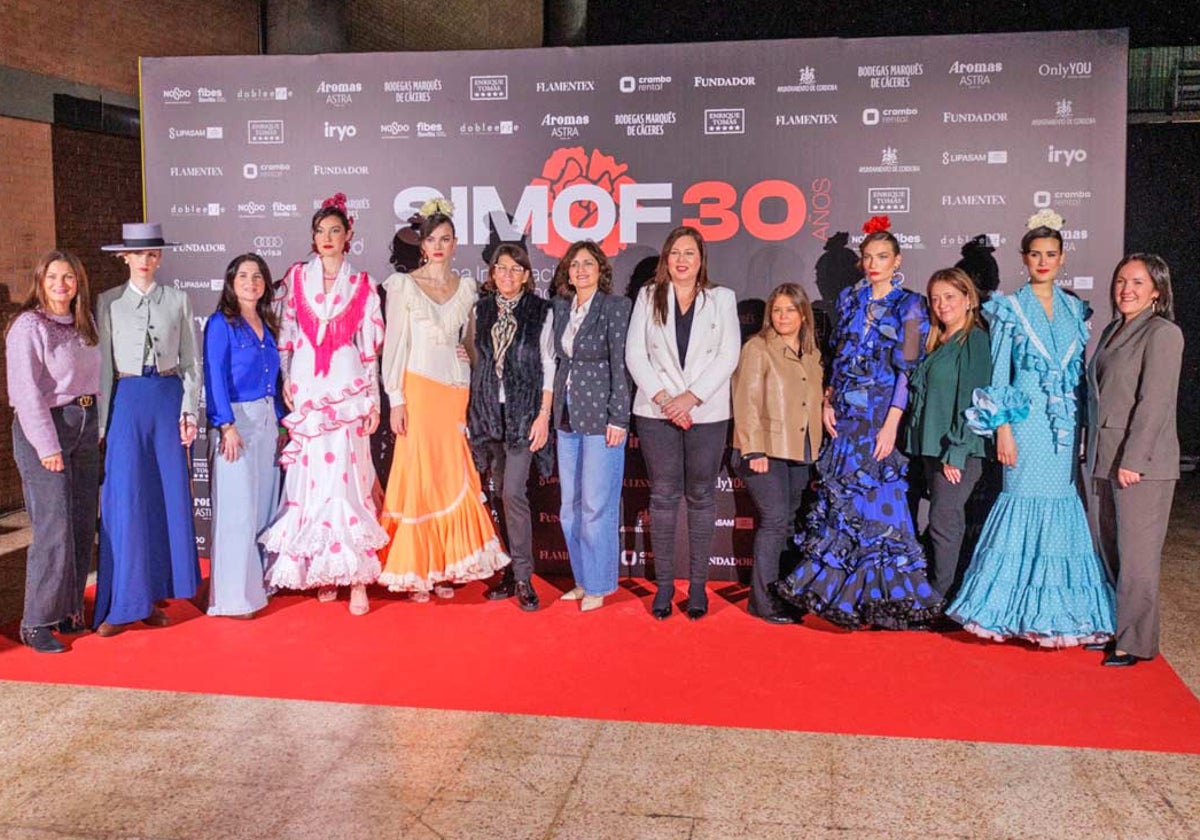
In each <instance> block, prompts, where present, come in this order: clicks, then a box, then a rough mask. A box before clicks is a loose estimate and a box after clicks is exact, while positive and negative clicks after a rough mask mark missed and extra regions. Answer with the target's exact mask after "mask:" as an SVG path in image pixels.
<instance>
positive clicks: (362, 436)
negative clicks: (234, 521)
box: [259, 258, 388, 589]
mask: <svg viewBox="0 0 1200 840" xmlns="http://www.w3.org/2000/svg"><path fill="white" fill-rule="evenodd" d="M284 286H285V288H284V290H283V317H282V319H281V323H280V340H279V351H280V357H281V360H282V365H283V370H284V371H285V377H286V379H287V384H286V385H285V387H286V388H287V389H288V392H289V394H290V396H291V400H292V407H293V410H292V412H291V413H290V414H288V415H287V416H286V417H284V418H283V425H284V426H285V427H286V428H287V430H288V434H289V438H290V439H289V441H288V444H287V446H286V447H285V448H284V450H283V453H282V455H281V456H280V459H279V463H280V465H281V466H282V467H283V468H284V470H285V473H284V487H283V498H282V499H281V501H280V505H279V511H278V513H277V514H276V517H275V521H274V522H273V523H272V524H271V526H270V527H269V528H267V529H266V530H265V531H264V532H263V533H262V534H261V535H260V537H259V542H261V543H262V545H263V547H264V548H265V549H266V552H267V555H268V565H267V570H266V582H267V586H268V587H270V588H272V589H312V588H315V587H321V586H349V585H352V584H358V583H373V582H374V581H375V579H376V578H378V577H379V569H380V567H379V557H378V555H377V553H376V552H377V550H378V549H379V548H381V547H383V546H385V545H387V542H388V535H387V533H386V532H385V531H384V530H383V528H381V527H380V526H379V515H378V512H377V510H376V507H375V502H374V499H373V491H374V489H375V486H376V483H377V478H376V476H375V470H374V466H373V465H372V462H371V450H370V438H369V436H368V435H367V432H366V430H365V428H364V423H365V421H366V420H367V417H368V415H369V414H370V412H371V411H376V412H378V411H379V389H378V382H377V379H376V372H375V371H376V359H377V358H378V354H379V348H380V346H381V345H382V343H383V318H382V314H381V310H380V305H379V296H378V294H377V293H376V291H375V283H374V281H373V280H372V279H371V277H370V276H369V275H368V274H367V273H366V272H365V271H364V272H357V271H355V270H354V268H353V267H351V265H350V263H349V262H348V261H344V262H343V263H342V268H341V272H340V273H339V274H338V277H337V279H336V280H335V281H334V283H333V286H332V287H331V289H330V291H329V293H328V294H326V293H325V291H324V280H323V278H322V268H321V261H320V260H319V259H316V258H314V259H312V260H311V261H309V262H308V263H296V264H295V265H293V266H292V267H291V268H290V269H288V272H287V274H286V276H285V278H284Z"/></svg>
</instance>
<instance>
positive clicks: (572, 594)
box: [558, 586, 583, 601]
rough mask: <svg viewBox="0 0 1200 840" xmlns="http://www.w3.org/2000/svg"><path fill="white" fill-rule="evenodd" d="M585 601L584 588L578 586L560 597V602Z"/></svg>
mask: <svg viewBox="0 0 1200 840" xmlns="http://www.w3.org/2000/svg"><path fill="white" fill-rule="evenodd" d="M582 599H583V587H582V586H576V587H575V588H574V589H571V590H568V591H567V592H564V593H563V594H562V595H560V596H559V597H558V600H560V601H580V600H582Z"/></svg>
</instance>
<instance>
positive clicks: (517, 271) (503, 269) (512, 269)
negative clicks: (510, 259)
mask: <svg viewBox="0 0 1200 840" xmlns="http://www.w3.org/2000/svg"><path fill="white" fill-rule="evenodd" d="M492 271H493V272H494V273H496V274H499V275H500V276H501V277H520V276H521V275H522V274H524V273H525V266H523V265H510V266H503V265H498V266H496V267H495V268H493V269H492Z"/></svg>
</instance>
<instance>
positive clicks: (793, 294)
mask: <svg viewBox="0 0 1200 840" xmlns="http://www.w3.org/2000/svg"><path fill="white" fill-rule="evenodd" d="M780 297H786V298H787V299H788V300H790V301H791V302H792V303H793V304H794V305H795V307H796V309H798V310H800V335H799V338H800V352H801V353H816V352H817V334H816V328H815V327H814V326H813V309H812V304H811V303H810V302H809V300H808V295H806V294H805V293H804V289H802V288H800V286H799V285H798V284H796V283H781V284H779V285H778V286H776V287H775V288H774V289H772V290H771V294H769V295H767V308H766V310H765V311H764V312H763V325H762V329H761V330H760V331H759V335H762V336H765V337H769V336H772V335H777V334H778V333H776V332H775V325H774V324H772V323H771V307H773V306H774V305H775V299H776V298H780Z"/></svg>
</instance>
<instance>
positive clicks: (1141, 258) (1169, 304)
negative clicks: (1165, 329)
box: [1108, 253, 1175, 321]
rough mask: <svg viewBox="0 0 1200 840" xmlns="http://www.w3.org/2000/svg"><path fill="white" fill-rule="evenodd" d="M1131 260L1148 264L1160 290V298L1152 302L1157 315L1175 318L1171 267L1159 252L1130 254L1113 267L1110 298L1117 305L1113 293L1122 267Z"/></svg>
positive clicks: (1147, 271)
mask: <svg viewBox="0 0 1200 840" xmlns="http://www.w3.org/2000/svg"><path fill="white" fill-rule="evenodd" d="M1131 262H1140V263H1141V264H1142V265H1144V266H1146V273H1147V274H1149V275H1150V279H1151V280H1152V281H1153V282H1154V291H1156V292H1158V300H1156V301H1154V303H1152V304H1150V305H1151V306H1152V307H1153V308H1154V314H1155V315H1161V316H1162V317H1164V318H1166V319H1167V320H1168V321H1174V320H1175V299H1174V296H1173V295H1172V294H1171V269H1170V267H1169V266H1168V265H1167V261H1166V260H1164V259H1163V258H1162V257H1160V256H1159V255H1158V254H1143V253H1136V254H1129V255H1128V256H1126V257H1125V258H1124V259H1122V260H1121V261H1120V262H1119V263H1117V267H1116V268H1114V269H1113V276H1112V285H1111V286H1109V290H1108V298H1109V300H1110V301H1111V302H1112V303H1113V305H1116V295H1115V294H1113V293H1114V292H1115V291H1116V288H1117V275H1118V274H1120V273H1121V269H1122V268H1124V267H1125V266H1126V265H1128V264H1129V263H1131Z"/></svg>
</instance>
